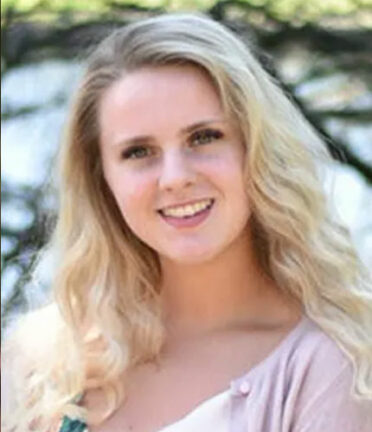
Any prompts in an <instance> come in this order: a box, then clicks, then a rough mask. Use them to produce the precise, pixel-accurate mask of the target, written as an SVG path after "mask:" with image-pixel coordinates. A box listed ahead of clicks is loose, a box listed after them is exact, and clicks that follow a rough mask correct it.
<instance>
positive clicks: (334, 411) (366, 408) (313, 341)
mask: <svg viewBox="0 0 372 432" xmlns="http://www.w3.org/2000/svg"><path fill="white" fill-rule="evenodd" d="M287 374H288V377H287V379H288V387H287V388H288V392H287V395H286V403H287V406H288V408H289V410H290V411H291V417H292V419H293V424H294V429H293V431H294V432H305V431H306V432H318V431H324V430H327V431H339V430H342V431H344V432H356V431H358V432H359V431H360V432H367V430H368V431H370V430H371V427H372V401H366V400H364V401H361V400H357V399H356V398H355V397H354V396H353V395H352V387H353V382H354V367H353V365H352V362H351V360H350V359H349V358H348V357H347V355H346V354H345V353H344V352H343V350H342V348H341V347H340V346H339V345H338V344H337V343H336V342H335V340H333V339H332V338H331V337H330V336H328V335H327V333H326V332H324V331H323V330H322V329H321V328H320V327H319V326H317V325H316V324H315V323H314V322H312V321H311V320H309V319H306V322H305V323H304V324H303V328H302V331H301V332H299V334H298V338H297V340H295V341H294V344H293V346H292V347H290V355H289V357H288V365H287Z"/></svg>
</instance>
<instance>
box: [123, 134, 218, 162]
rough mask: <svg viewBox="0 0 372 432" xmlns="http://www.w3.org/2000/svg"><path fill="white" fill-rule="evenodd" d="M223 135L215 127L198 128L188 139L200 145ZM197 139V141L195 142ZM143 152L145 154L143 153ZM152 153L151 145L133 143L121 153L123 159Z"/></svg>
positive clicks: (137, 157)
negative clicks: (133, 144)
mask: <svg viewBox="0 0 372 432" xmlns="http://www.w3.org/2000/svg"><path fill="white" fill-rule="evenodd" d="M222 137H223V133H222V132H221V131H219V130H216V129H203V130H199V131H197V132H194V133H193V134H192V135H191V136H190V138H189V141H190V142H191V144H193V145H196V146H200V145H205V144H209V143H210V142H212V141H217V140H219V139H221V138H222ZM196 141H199V142H196ZM144 153H145V154H144ZM152 153H153V150H152V149H151V147H148V146H144V145H135V146H133V147H130V148H128V149H126V150H125V151H124V152H123V153H122V158H123V159H143V158H145V157H147V156H150V155H151V154H152Z"/></svg>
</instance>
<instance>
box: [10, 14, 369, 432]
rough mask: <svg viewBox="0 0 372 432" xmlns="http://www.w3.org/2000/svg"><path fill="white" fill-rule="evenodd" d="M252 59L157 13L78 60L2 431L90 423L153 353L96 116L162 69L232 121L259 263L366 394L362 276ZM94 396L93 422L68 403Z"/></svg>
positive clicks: (290, 108) (300, 141) (151, 295)
mask: <svg viewBox="0 0 372 432" xmlns="http://www.w3.org/2000/svg"><path fill="white" fill-rule="evenodd" d="M252 51H253V50H252V47H249V46H248V44H247V43H245V42H243V41H242V40H240V39H239V38H238V37H237V36H236V35H234V34H233V33H232V32H231V31H229V30H228V29H226V28H225V27H223V26H222V25H220V24H218V23H216V22H214V21H213V20H211V19H209V18H207V17H205V16H202V15H196V14H166V15H161V16H157V17H152V18H149V19H146V20H143V21H140V22H136V23H133V24H130V25H127V26H125V27H123V28H120V29H118V30H116V31H114V32H113V33H112V34H111V35H110V36H109V37H108V38H106V39H105V40H104V41H103V42H102V43H101V44H100V45H99V46H98V47H97V48H96V49H95V51H94V52H93V53H92V55H91V57H90V60H89V62H88V66H87V69H86V72H85V76H84V78H83V80H82V83H81V86H80V88H79V90H78V92H77V95H76V98H75V101H74V103H73V107H72V110H71V115H70V120H69V124H68V128H67V133H66V137H65V139H64V141H63V144H62V146H61V150H60V155H59V156H60V158H59V160H60V205H59V214H58V220H57V224H56V228H55V232H54V234H53V237H52V240H51V242H50V244H49V246H48V249H49V250H52V251H53V253H54V254H55V255H56V257H57V262H58V266H57V268H56V271H55V274H54V279H53V281H54V282H53V292H54V297H55V301H54V303H53V304H52V305H50V306H49V307H47V308H46V309H45V310H43V311H37V312H36V313H34V314H31V315H30V316H29V317H26V318H25V321H26V323H23V324H22V325H20V326H19V328H18V330H17V331H16V332H15V337H13V339H12V340H13V342H12V343H9V344H8V347H7V349H8V350H10V352H12V350H14V352H17V346H19V344H21V346H22V349H23V356H22V360H19V359H18V362H19V363H20V364H18V365H17V361H13V362H12V363H13V364H12V366H13V369H14V370H15V372H14V375H15V376H14V377H13V378H11V381H12V382H13V384H12V386H13V387H14V388H15V390H16V391H14V392H13V393H15V398H16V401H15V405H14V407H13V408H11V410H10V411H11V412H10V413H8V415H7V417H8V420H7V424H6V426H5V428H4V430H5V431H7V432H8V431H12V432H18V431H25V430H28V427H29V425H30V424H37V425H38V426H37V428H38V430H39V431H46V430H48V429H50V425H51V422H52V420H53V419H58V418H60V417H61V416H62V415H65V414H67V415H71V416H78V417H82V418H83V419H85V420H87V421H88V422H96V421H102V420H103V419H104V418H105V417H106V416H108V415H109V414H110V413H112V412H113V411H114V410H115V409H116V408H117V407H118V406H119V404H120V403H122V401H123V399H124V397H125V385H124V386H123V383H124V384H125V375H126V374H125V373H126V371H127V370H128V369H129V367H131V366H133V365H136V364H138V363H140V362H144V361H147V360H150V359H156V357H157V355H158V354H159V352H160V349H161V347H162V343H163V340H164V328H163V324H162V313H161V308H160V302H159V289H158V287H159V280H160V277H161V273H160V266H159V261H158V257H157V254H156V253H155V252H154V251H153V250H151V249H150V248H149V247H148V246H147V245H145V244H144V243H143V242H141V240H140V239H138V238H137V237H136V236H135V235H134V234H133V233H132V232H131V230H130V229H129V227H128V226H127V225H126V223H125V220H123V218H122V216H121V214H120V211H119V210H118V208H117V205H116V203H115V200H114V198H113V196H112V194H111V191H110V190H109V188H108V186H107V184H106V182H105V180H104V176H103V170H102V164H101V158H100V152H99V124H98V119H97V110H98V105H99V103H100V100H101V97H102V94H103V93H104V92H105V91H106V89H108V88H109V87H110V86H111V85H112V84H113V83H114V82H115V81H117V80H119V79H120V78H121V77H122V76H124V75H125V74H126V73H129V72H132V71H135V70H137V69H139V68H143V67H147V66H151V67H153V66H159V67H161V66H162V65H169V64H176V65H181V66H182V65H185V64H192V65H195V66H196V67H198V68H201V69H203V70H204V71H205V72H206V73H207V74H208V76H209V77H210V79H211V80H212V82H213V83H214V85H215V88H216V90H217V91H218V94H219V96H220V99H221V101H222V104H223V107H224V109H225V110H226V112H227V113H229V115H232V116H233V118H234V119H236V120H237V121H238V123H239V125H240V129H241V133H242V135H243V137H244V142H245V145H246V147H247V152H246V164H245V167H246V171H247V174H249V175H246V187H247V191H248V194H249V197H250V202H251V204H252V225H253V227H254V230H253V231H254V239H255V249H256V251H257V255H258V256H259V258H260V261H261V265H262V267H263V268H264V269H265V271H266V272H267V274H268V275H269V276H270V277H271V278H273V279H274V280H275V281H276V283H277V285H278V286H279V288H280V289H282V290H283V291H286V292H287V293H289V294H290V295H291V296H293V297H294V298H296V299H297V300H299V301H300V302H301V304H302V305H303V307H304V310H305V312H306V313H307V315H308V316H309V317H310V318H312V319H313V320H314V321H315V322H316V323H317V324H318V325H319V326H320V327H321V328H322V329H324V331H325V332H327V334H329V335H330V336H331V337H332V338H333V339H334V340H335V341H336V342H337V344H338V345H339V347H340V348H341V349H342V350H343V351H344V353H345V354H346V355H347V356H348V357H349V358H350V360H351V361H352V364H353V366H354V371H355V380H354V385H353V388H352V389H351V391H352V393H353V394H354V395H356V396H359V397H362V398H367V399H371V398H372V332H371V329H372V312H371V311H372V294H371V285H370V279H369V275H368V274H367V271H366V270H365V269H364V268H363V266H362V264H361V262H360V260H359V258H358V256H357V254H356V252H355V250H354V248H353V246H352V243H351V241H350V239H349V235H348V233H347V230H346V229H345V228H343V227H342V226H341V225H340V224H339V223H338V222H337V220H336V219H335V217H334V211H333V210H332V208H330V206H329V203H328V200H327V198H326V196H325V194H324V192H323V184H322V177H321V172H320V171H321V169H320V168H321V167H322V166H324V165H326V164H328V162H329V161H330V157H329V155H328V152H327V150H326V146H325V145H324V143H323V142H322V140H321V139H320V138H319V137H318V136H317V134H316V133H315V132H314V130H313V129H312V128H311V126H310V125H309V123H308V122H307V121H306V120H305V119H304V117H303V116H302V115H301V113H300V112H299V110H298V109H297V108H296V107H295V106H294V105H293V104H292V103H291V101H290V100H289V99H288V97H287V96H286V95H285V94H284V92H283V91H282V90H281V89H280V86H279V85H278V84H277V83H276V81H275V79H274V78H272V77H271V76H270V75H269V74H268V73H267V72H265V70H264V69H263V68H262V67H261V65H260V64H259V62H258V61H257V59H256V58H255V56H254V55H253V53H252ZM27 320H28V321H27ZM37 323H38V324H37ZM35 326H36V327H35ZM31 333H32V334H31ZM40 335H43V336H44V337H40ZM18 349H19V348H18ZM9 358H11V359H12V358H13V359H14V358H16V356H13V357H12V356H11V355H9ZM18 358H19V356H18ZM20 371H21V372H20ZM95 388H96V389H101V390H102V391H103V392H104V394H105V396H106V401H107V405H106V408H107V409H106V410H105V412H100V413H98V414H97V413H91V412H88V411H87V409H86V408H84V407H80V406H78V404H76V403H75V402H76V397H77V396H78V395H81V394H83V393H84V392H85V391H87V390H88V389H95ZM10 414H11V415H10ZM94 414H97V415H94ZM35 422H36V423H35Z"/></svg>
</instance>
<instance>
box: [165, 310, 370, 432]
mask: <svg viewBox="0 0 372 432" xmlns="http://www.w3.org/2000/svg"><path fill="white" fill-rule="evenodd" d="M352 379H353V371H352V367H351V364H350V361H349V360H348V359H347V358H346V357H345V355H344V354H343V352H342V351H341V350H340V349H339V348H338V346H337V345H336V343H335V342H334V341H333V340H332V339H331V338H330V337H328V336H327V335H326V334H325V333H324V332H323V331H322V330H321V329H320V328H319V327H318V326H317V325H315V324H314V323H313V322H312V321H311V320H310V319H308V318H307V317H304V318H303V319H302V320H301V321H300V323H299V324H298V325H297V326H296V327H295V329H294V330H292V331H291V332H290V334H289V335H288V336H287V337H286V338H285V339H284V341H283V342H282V343H281V344H280V345H279V346H278V347H277V348H276V349H275V350H274V351H273V352H272V353H271V354H270V355H269V356H268V357H267V358H266V359H265V360H263V361H262V362H261V363H259V364H258V365H257V366H255V367H254V368H253V369H251V370H250V371H249V372H248V373H247V374H246V375H244V376H242V377H241V378H238V379H237V380H234V381H232V382H231V384H230V388H229V389H227V390H226V391H224V392H223V393H219V394H217V395H216V396H214V397H212V398H210V399H207V400H206V401H205V402H203V403H202V404H200V405H198V406H197V407H196V408H195V409H194V410H193V411H192V412H191V413H189V414H188V415H186V416H185V417H183V418H182V419H181V420H179V421H177V422H175V423H172V424H171V425H169V426H167V427H165V428H163V429H161V430H160V431H158V432H372V401H365V400H364V401H363V402H358V401H356V400H354V399H353V398H352V397H351V396H350V389H351V385H352Z"/></svg>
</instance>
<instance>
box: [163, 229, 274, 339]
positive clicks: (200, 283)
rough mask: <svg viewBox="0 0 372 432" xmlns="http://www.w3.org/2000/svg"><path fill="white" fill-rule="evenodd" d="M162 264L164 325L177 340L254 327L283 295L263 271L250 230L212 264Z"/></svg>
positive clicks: (168, 262) (211, 262)
mask: <svg viewBox="0 0 372 432" xmlns="http://www.w3.org/2000/svg"><path fill="white" fill-rule="evenodd" d="M161 264H162V275H163V279H162V286H161V292H162V302H163V310H164V317H165V323H166V327H167V329H168V330H169V332H170V333H171V334H173V335H177V337H182V336H185V337H187V336H192V335H200V334H205V333H209V332H212V331H216V330H220V329H221V330H223V329H228V328H233V327H236V326H240V325H247V324H248V325H249V323H251V324H252V325H255V324H257V323H259V322H260V321H261V322H262V319H263V317H265V316H267V313H265V308H266V310H267V308H268V307H270V302H271V298H272V297H273V295H274V294H273V293H274V292H276V296H277V295H278V290H277V289H276V288H274V284H273V282H272V281H271V280H270V279H269V278H268V277H266V276H265V275H264V274H263V272H262V271H261V269H260V266H259V264H258V262H257V260H256V257H255V255H254V253H253V248H252V241H251V236H250V233H249V232H248V230H247V235H246V236H240V238H239V239H238V240H237V241H236V242H235V243H234V244H232V245H231V246H230V247H229V248H228V250H226V251H225V252H223V253H222V254H220V255H219V256H217V257H215V258H214V259H213V260H211V261H209V262H203V263H198V264H193V265H185V264H180V263H176V262H173V261H170V260H166V259H162V260H161Z"/></svg>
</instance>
